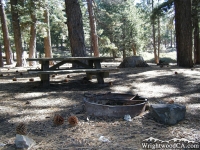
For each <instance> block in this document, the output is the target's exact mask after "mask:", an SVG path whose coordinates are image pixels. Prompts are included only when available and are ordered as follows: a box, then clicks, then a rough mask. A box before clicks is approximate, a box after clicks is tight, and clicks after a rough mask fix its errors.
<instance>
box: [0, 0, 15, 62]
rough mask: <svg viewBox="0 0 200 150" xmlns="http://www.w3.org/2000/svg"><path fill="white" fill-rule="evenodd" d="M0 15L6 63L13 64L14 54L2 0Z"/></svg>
mask: <svg viewBox="0 0 200 150" xmlns="http://www.w3.org/2000/svg"><path fill="white" fill-rule="evenodd" d="M0 17H1V27H2V32H3V43H4V50H5V55H6V64H7V65H10V64H13V55H12V50H11V48H10V40H9V34H8V27H7V23H6V15H5V11H4V7H3V4H2V0H0Z"/></svg>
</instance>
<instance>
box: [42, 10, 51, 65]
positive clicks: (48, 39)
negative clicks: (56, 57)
mask: <svg viewBox="0 0 200 150" xmlns="http://www.w3.org/2000/svg"><path fill="white" fill-rule="evenodd" d="M44 18H45V19H44V23H46V24H47V29H46V37H44V52H45V57H50V58H52V56H53V55H52V48H51V34H50V24H49V11H48V9H45V11H44ZM49 63H50V65H52V64H53V62H52V61H51V62H49Z"/></svg>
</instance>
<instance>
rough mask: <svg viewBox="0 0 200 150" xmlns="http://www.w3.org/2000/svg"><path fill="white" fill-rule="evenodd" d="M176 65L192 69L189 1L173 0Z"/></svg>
mask: <svg viewBox="0 0 200 150" xmlns="http://www.w3.org/2000/svg"><path fill="white" fill-rule="evenodd" d="M174 4H175V29H176V46H177V65H178V66H180V67H192V66H193V61H192V20H191V0H175V1H174Z"/></svg>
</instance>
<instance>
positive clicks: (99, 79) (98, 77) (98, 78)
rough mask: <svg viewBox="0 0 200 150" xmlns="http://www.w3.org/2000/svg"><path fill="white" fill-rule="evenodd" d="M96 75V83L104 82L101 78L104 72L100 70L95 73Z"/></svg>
mask: <svg viewBox="0 0 200 150" xmlns="http://www.w3.org/2000/svg"><path fill="white" fill-rule="evenodd" d="M96 76H97V81H98V84H104V79H103V76H104V73H102V72H100V73H97V74H96Z"/></svg>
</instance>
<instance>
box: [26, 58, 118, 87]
mask: <svg viewBox="0 0 200 150" xmlns="http://www.w3.org/2000/svg"><path fill="white" fill-rule="evenodd" d="M106 59H113V57H59V58H28V59H27V61H39V62H40V64H41V69H36V70H28V72H29V73H30V74H40V77H41V82H42V84H43V85H44V86H46V85H49V81H50V79H49V75H50V74H64V73H79V72H86V75H87V78H91V76H92V75H96V77H97V81H98V83H99V84H103V83H104V77H107V76H108V75H109V72H113V71H117V69H109V68H102V67H101V62H102V61H104V60H106ZM50 61H53V62H54V65H52V66H50V65H49V62H50ZM84 62H87V63H84ZM66 63H75V64H77V65H78V66H80V67H81V68H65V69H59V68H60V66H62V65H63V64H66Z"/></svg>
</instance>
